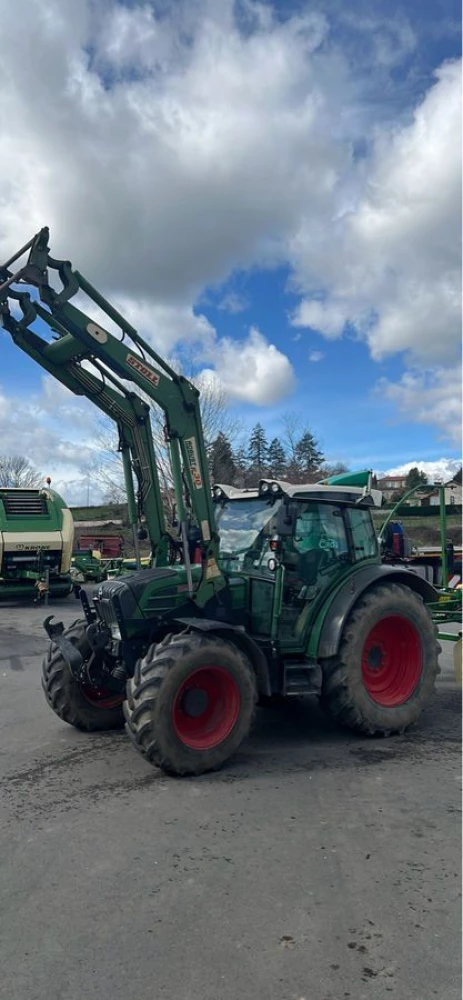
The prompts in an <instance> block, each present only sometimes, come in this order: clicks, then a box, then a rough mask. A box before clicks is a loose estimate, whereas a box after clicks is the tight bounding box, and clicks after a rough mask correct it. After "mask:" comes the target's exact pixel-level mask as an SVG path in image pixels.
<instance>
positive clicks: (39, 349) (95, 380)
mask: <svg viewBox="0 0 463 1000" xmlns="http://www.w3.org/2000/svg"><path fill="white" fill-rule="evenodd" d="M36 308H37V312H38V313H42V314H45V316H46V315H49V314H46V313H45V310H42V309H41V307H40V306H39V307H36ZM3 325H4V327H5V329H7V330H8V332H9V333H10V334H11V337H12V340H13V341H14V343H15V344H16V345H17V346H18V347H19V348H20V349H21V350H22V351H24V353H25V354H27V355H28V356H29V357H30V358H32V359H33V360H34V361H36V362H37V363H38V364H39V365H40V366H41V368H43V369H44V370H45V371H46V372H48V373H49V374H50V375H52V376H53V378H55V379H56V380H57V381H58V382H61V384H62V385H64V386H66V388H67V389H70V391H71V392H73V393H74V394H75V395H76V396H85V397H86V398H87V399H89V400H90V401H91V402H92V403H94V405H95V406H97V407H98V409H100V410H101V411H102V412H103V413H105V414H106V416H107V417H109V418H110V420H112V421H114V423H115V424H116V426H117V429H118V434H119V451H120V452H121V453H122V460H123V469H124V479H125V485H126V492H127V505H128V515H129V524H130V526H131V527H132V529H133V531H134V542H135V551H137V548H138V544H137V543H138V539H137V537H136V532H137V527H138V525H139V522H140V517H141V515H144V517H145V520H146V526H147V531H148V537H149V540H150V545H151V555H152V558H153V560H154V562H155V564H156V565H157V566H163V565H166V563H167V562H168V556H169V547H170V544H171V539H170V536H169V534H168V532H167V530H166V527H165V519H164V516H163V504H162V495H161V489H160V483H159V478H158V473H157V467H156V458H155V454H154V448H153V439H152V435H151V425H150V415H149V406H148V405H147V404H146V403H144V402H143V400H142V399H140V397H139V396H136V394H135V393H129V392H127V390H126V389H125V387H124V386H123V385H122V384H121V383H120V382H118V380H117V379H115V378H114V377H113V376H112V375H111V374H110V373H109V372H105V371H104V370H103V369H101V368H98V362H94V364H95V367H96V368H97V369H98V370H99V372H100V374H99V375H95V374H93V373H92V372H89V371H88V370H87V369H86V368H83V367H82V365H81V363H80V362H79V361H78V360H75V361H73V362H70V363H69V364H66V365H58V364H56V363H55V362H53V361H51V360H50V358H48V357H46V355H45V350H44V349H45V348H46V346H47V341H45V340H44V339H43V338H42V337H40V336H38V334H36V333H35V332H34V331H33V330H29V329H28V328H27V327H24V326H21V323H19V322H18V321H17V320H16V319H15V318H14V316H12V315H11V314H9V315H6V314H5V313H4V315H3ZM108 382H112V385H110V384H108ZM132 468H133V470H134V471H135V474H136V478H137V481H138V486H139V490H138V503H137V501H136V499H135V494H134V490H133V478H132Z"/></svg>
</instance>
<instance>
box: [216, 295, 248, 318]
mask: <svg viewBox="0 0 463 1000" xmlns="http://www.w3.org/2000/svg"><path fill="white" fill-rule="evenodd" d="M218 308H219V309H221V310H222V312H229V313H232V314H236V313H241V312H245V311H246V309H249V301H248V299H247V298H246V296H245V295H240V294H239V293H238V292H228V294H227V295H224V297H223V299H221V301H220V302H219V307H218Z"/></svg>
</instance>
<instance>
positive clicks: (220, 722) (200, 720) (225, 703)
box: [172, 666, 241, 750]
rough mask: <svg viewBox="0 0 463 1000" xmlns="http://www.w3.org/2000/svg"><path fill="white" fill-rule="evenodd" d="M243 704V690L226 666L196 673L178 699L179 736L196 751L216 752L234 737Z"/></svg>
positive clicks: (175, 714) (176, 727) (176, 725)
mask: <svg viewBox="0 0 463 1000" xmlns="http://www.w3.org/2000/svg"><path fill="white" fill-rule="evenodd" d="M240 705H241V696H240V691H239V687H238V685H237V683H236V681H235V680H234V678H233V677H232V675H231V674H230V673H229V672H228V670H224V669H223V667H213V666H211V667H200V668H199V669H198V670H194V671H193V673H191V674H190V675H189V676H188V677H187V678H186V680H185V681H183V684H181V686H180V688H179V689H178V691H177V694H176V696H175V700H174V704H173V708H172V716H173V723H174V730H175V734H176V736H177V737H178V739H179V740H181V742H182V743H184V744H185V746H187V747H190V748H191V749H192V750H212V749H213V748H214V747H217V746H219V744H220V743H222V742H223V741H224V740H225V739H226V738H227V736H229V735H230V733H231V731H232V729H233V726H234V725H235V723H236V721H237V719H238V716H239V712H240Z"/></svg>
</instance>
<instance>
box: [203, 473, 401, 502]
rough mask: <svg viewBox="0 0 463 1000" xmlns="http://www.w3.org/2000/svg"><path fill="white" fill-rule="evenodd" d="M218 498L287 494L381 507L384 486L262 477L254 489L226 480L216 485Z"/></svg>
mask: <svg viewBox="0 0 463 1000" xmlns="http://www.w3.org/2000/svg"><path fill="white" fill-rule="evenodd" d="M212 495H213V498H214V500H216V501H220V500H254V499H265V498H269V497H275V499H277V497H286V498H288V499H290V500H320V501H324V502H325V503H328V502H330V501H331V502H332V503H344V504H350V505H352V506H362V507H381V505H382V502H383V496H382V493H381V491H380V490H373V489H371V488H370V487H369V486H368V485H367V486H363V487H361V486H348V485H331V484H329V483H296V484H295V483H286V482H284V481H283V480H279V479H261V480H260V482H259V486H258V487H255V488H253V489H239V488H237V487H236V486H228V485H227V484H224V483H216V484H215V485H214V486H213V488H212Z"/></svg>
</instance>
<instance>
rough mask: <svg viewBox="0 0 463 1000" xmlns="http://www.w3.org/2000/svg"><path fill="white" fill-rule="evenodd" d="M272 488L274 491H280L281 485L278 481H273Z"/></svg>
mask: <svg viewBox="0 0 463 1000" xmlns="http://www.w3.org/2000/svg"><path fill="white" fill-rule="evenodd" d="M270 489H271V491H272V493H279V492H280V487H279V485H278V483H272V485H271V487H270Z"/></svg>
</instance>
